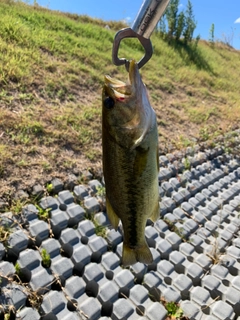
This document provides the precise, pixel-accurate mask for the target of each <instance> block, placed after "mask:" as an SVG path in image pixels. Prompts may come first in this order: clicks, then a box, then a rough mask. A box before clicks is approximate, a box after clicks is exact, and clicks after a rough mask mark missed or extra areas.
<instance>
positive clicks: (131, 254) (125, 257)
mask: <svg viewBox="0 0 240 320" xmlns="http://www.w3.org/2000/svg"><path fill="white" fill-rule="evenodd" d="M137 262H142V263H146V264H151V263H152V262H153V257H152V253H151V251H150V249H149V247H148V245H147V243H146V242H145V243H144V244H143V245H141V246H138V247H136V248H134V249H131V248H129V246H128V245H127V244H125V243H124V242H123V254H122V263H123V265H124V266H129V265H132V264H134V263H137Z"/></svg>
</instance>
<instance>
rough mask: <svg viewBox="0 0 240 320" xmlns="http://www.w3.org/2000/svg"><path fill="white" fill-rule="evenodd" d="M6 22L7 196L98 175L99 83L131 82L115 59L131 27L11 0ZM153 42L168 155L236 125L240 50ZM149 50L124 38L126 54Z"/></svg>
mask: <svg viewBox="0 0 240 320" xmlns="http://www.w3.org/2000/svg"><path fill="white" fill-rule="evenodd" d="M0 21H1V24H0V85H1V87H0V179H1V183H0V198H1V196H3V195H5V196H6V195H9V194H11V193H12V192H13V191H14V190H16V189H26V190H27V189H28V188H30V187H31V186H33V185H34V184H36V183H41V184H46V182H47V181H50V180H51V178H52V177H60V178H63V179H64V178H66V176H67V175H68V174H69V173H74V174H76V175H77V176H79V177H80V176H81V172H82V171H83V170H85V169H89V170H91V171H92V172H94V173H95V174H96V175H97V174H99V173H100V172H101V87H102V83H103V76H104V75H105V74H110V75H112V76H115V77H117V78H119V79H121V80H125V79H127V73H126V70H125V69H124V67H120V68H119V67H116V66H114V65H113V64H112V62H111V50H112V42H113V38H114V35H115V32H116V31H118V30H119V29H120V28H122V27H124V25H123V24H122V23H120V22H112V21H108V22H104V21H101V20H93V19H91V18H89V17H86V16H77V15H71V14H63V13H60V12H53V11H50V10H47V9H43V8H41V7H38V6H35V7H31V6H28V5H26V4H23V3H21V2H17V3H15V2H14V1H10V0H5V1H4V0H1V1H0ZM106 25H108V26H109V28H106V27H105V26H106ZM151 40H152V43H153V46H154V55H153V57H152V59H151V60H150V61H149V62H148V64H147V65H146V66H144V68H142V70H141V73H142V77H143V80H144V82H145V83H146V85H147V88H148V91H149V95H150V99H151V103H152V106H153V107H154V109H155V110H156V113H157V116H158V125H159V146H160V151H161V153H166V152H170V151H173V150H175V149H181V148H185V147H187V146H190V145H193V144H195V143H201V142H203V141H209V142H211V141H212V140H213V139H214V138H215V137H217V136H218V135H222V134H223V133H227V132H230V131H232V130H233V129H236V128H238V127H239V120H240V91H239V76H240V72H239V70H240V51H237V50H234V49H233V48H230V47H228V46H226V45H224V44H218V43H216V44H215V45H214V46H211V45H210V44H209V43H207V42H205V41H200V42H199V44H198V48H197V50H194V49H191V48H186V47H184V46H182V45H175V46H173V45H171V46H170V45H168V44H167V43H166V42H164V41H163V40H161V39H160V38H159V37H158V35H157V34H154V35H153V36H152V39H151ZM142 54H143V52H142V48H141V45H140V44H139V43H137V42H136V41H131V40H127V41H124V42H122V44H121V50H120V56H124V57H127V58H135V59H139V58H140V57H141V56H142Z"/></svg>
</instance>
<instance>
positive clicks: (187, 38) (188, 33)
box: [183, 0, 197, 43]
mask: <svg viewBox="0 0 240 320" xmlns="http://www.w3.org/2000/svg"><path fill="white" fill-rule="evenodd" d="M185 19H186V23H185V29H184V31H183V37H184V42H185V43H188V42H191V41H192V38H193V32H194V30H195V29H196V26H197V23H196V21H195V19H194V14H193V6H192V3H191V1H190V0H188V3H187V9H186V13H185Z"/></svg>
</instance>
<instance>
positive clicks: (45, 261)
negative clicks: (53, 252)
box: [40, 249, 51, 268]
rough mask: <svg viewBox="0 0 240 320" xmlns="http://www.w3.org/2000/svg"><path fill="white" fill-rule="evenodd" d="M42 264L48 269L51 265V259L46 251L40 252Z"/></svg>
mask: <svg viewBox="0 0 240 320" xmlns="http://www.w3.org/2000/svg"><path fill="white" fill-rule="evenodd" d="M40 253H41V257H42V264H43V266H44V267H45V268H49V267H50V265H51V257H50V254H49V253H48V252H47V250H46V249H42V250H41V252H40Z"/></svg>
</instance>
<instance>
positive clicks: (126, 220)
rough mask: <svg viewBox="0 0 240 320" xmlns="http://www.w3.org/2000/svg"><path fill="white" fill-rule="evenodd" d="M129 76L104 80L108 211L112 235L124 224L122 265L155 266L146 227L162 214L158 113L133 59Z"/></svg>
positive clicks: (104, 152) (103, 140)
mask: <svg viewBox="0 0 240 320" xmlns="http://www.w3.org/2000/svg"><path fill="white" fill-rule="evenodd" d="M128 77H129V79H128V81H127V82H126V83H125V82H123V81H120V80H117V79H115V78H112V77H110V76H108V75H106V76H105V78H104V85H103V90H102V165H103V176H104V182H105V192H106V212H107V216H108V218H109V221H110V223H111V224H112V226H113V227H114V228H115V230H117V228H118V225H119V222H120V220H121V223H122V228H123V250H122V264H123V266H129V265H132V264H135V263H137V262H142V263H145V264H151V263H152V262H153V257H152V253H151V250H150V249H149V247H148V244H147V242H146V238H145V227H146V222H147V220H148V219H151V220H152V221H153V222H155V221H157V219H158V218H159V214H160V210H159V186H158V172H159V151H158V128H157V119H156V114H155V111H154V109H153V108H152V107H151V105H150V102H149V96H148V92H147V89H146V86H145V85H144V83H143V82H142V79H141V76H140V73H139V69H138V64H137V62H136V61H135V60H131V61H130V63H129V75H128Z"/></svg>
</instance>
